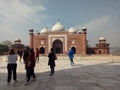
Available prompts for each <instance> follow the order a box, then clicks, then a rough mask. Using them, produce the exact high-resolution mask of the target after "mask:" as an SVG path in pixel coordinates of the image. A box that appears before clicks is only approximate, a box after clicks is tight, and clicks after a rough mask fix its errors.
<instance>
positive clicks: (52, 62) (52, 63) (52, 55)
mask: <svg viewBox="0 0 120 90" xmlns="http://www.w3.org/2000/svg"><path fill="white" fill-rule="evenodd" d="M48 58H49V60H48V65H49V66H50V69H51V73H50V76H52V75H54V72H55V60H57V56H56V54H55V53H54V49H53V48H51V52H50V53H49V55H48Z"/></svg>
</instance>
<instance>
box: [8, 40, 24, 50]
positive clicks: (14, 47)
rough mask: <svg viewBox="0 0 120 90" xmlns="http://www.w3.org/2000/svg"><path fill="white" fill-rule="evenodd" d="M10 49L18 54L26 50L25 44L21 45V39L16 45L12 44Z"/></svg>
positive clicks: (16, 41) (15, 42)
mask: <svg viewBox="0 0 120 90" xmlns="http://www.w3.org/2000/svg"><path fill="white" fill-rule="evenodd" d="M10 49H14V50H15V51H16V52H18V51H23V49H24V44H21V40H20V39H16V40H15V41H14V44H12V45H11V46H10Z"/></svg>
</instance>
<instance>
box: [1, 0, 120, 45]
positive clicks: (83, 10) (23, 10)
mask: <svg viewBox="0 0 120 90" xmlns="http://www.w3.org/2000/svg"><path fill="white" fill-rule="evenodd" d="M57 20H59V21H60V22H61V23H62V24H63V25H64V27H65V28H66V29H67V28H68V27H70V26H71V25H72V26H73V27H74V28H76V29H80V30H81V28H82V27H83V26H85V27H86V28H87V39H88V40H89V44H90V45H91V46H95V44H96V43H98V39H99V37H101V36H103V37H105V38H106V40H107V43H110V46H117V47H118V46H120V0H0V42H1V41H5V40H10V41H12V42H13V41H14V40H15V39H17V38H20V39H21V40H22V43H23V44H26V45H29V31H28V30H29V28H33V29H34V30H35V31H34V32H35V33H36V32H37V30H38V31H40V30H41V29H43V28H44V27H45V26H47V27H48V29H49V30H51V28H52V26H53V25H54V24H55V23H56V22H57Z"/></svg>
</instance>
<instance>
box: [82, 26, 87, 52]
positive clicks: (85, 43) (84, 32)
mask: <svg viewBox="0 0 120 90" xmlns="http://www.w3.org/2000/svg"><path fill="white" fill-rule="evenodd" d="M86 31H87V28H86V27H83V28H82V34H83V54H86V53H87V37H86V34H87V32H86Z"/></svg>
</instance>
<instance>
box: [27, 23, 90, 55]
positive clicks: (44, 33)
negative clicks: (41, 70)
mask: <svg viewBox="0 0 120 90" xmlns="http://www.w3.org/2000/svg"><path fill="white" fill-rule="evenodd" d="M29 35H30V48H33V49H34V51H35V50H36V48H39V50H40V54H41V55H45V54H48V53H49V52H50V49H51V48H52V47H53V48H54V50H55V53H56V54H67V52H68V51H69V49H70V48H71V47H74V50H75V54H81V55H85V54H87V49H88V48H87V29H86V28H85V27H83V28H82V30H81V31H80V30H76V29H75V28H73V27H70V28H69V29H68V30H66V29H65V28H64V26H63V25H62V24H61V23H60V22H57V23H56V24H55V25H54V26H53V27H52V29H51V30H48V28H47V27H45V28H43V29H42V30H41V31H40V32H38V33H37V34H34V30H33V29H29Z"/></svg>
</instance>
